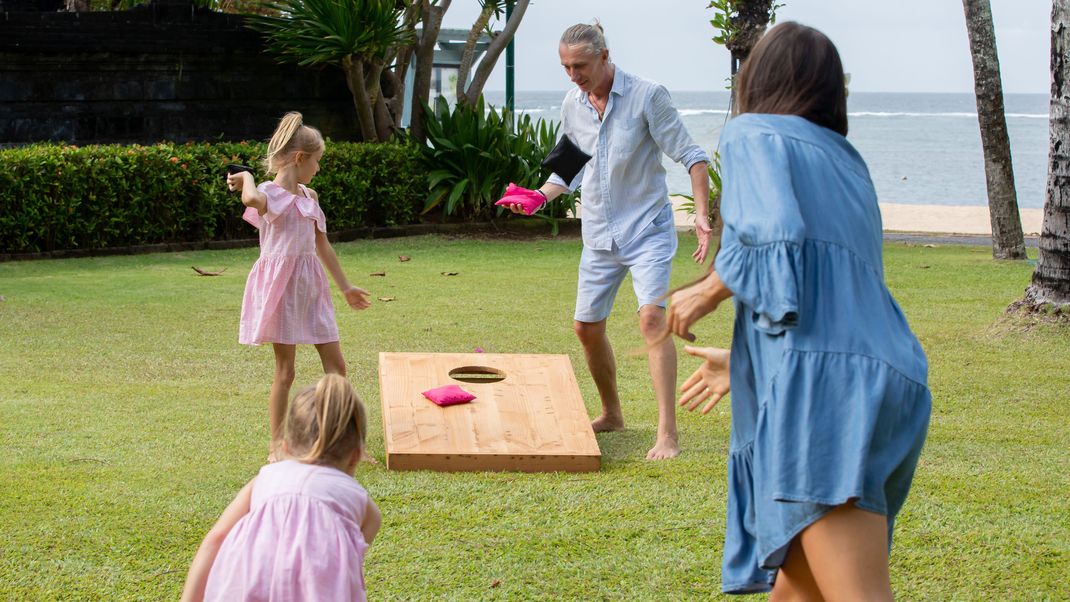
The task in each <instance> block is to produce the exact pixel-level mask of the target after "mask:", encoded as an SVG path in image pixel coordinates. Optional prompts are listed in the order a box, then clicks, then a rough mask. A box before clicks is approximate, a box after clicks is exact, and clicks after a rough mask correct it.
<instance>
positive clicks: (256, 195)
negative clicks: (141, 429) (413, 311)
mask: <svg viewBox="0 0 1070 602" xmlns="http://www.w3.org/2000/svg"><path fill="white" fill-rule="evenodd" d="M323 150H324V142H323V136H322V135H321V134H320V132H319V130H317V129H316V128H313V127H309V126H307V125H304V124H303V122H302V119H301V114H300V113H295V112H291V113H287V114H286V115H285V116H284V117H283V118H282V120H281V121H279V126H278V128H277V129H276V130H275V134H274V135H273V136H272V137H271V142H270V143H269V144H268V153H267V157H266V158H265V159H264V169H265V171H266V172H267V173H268V175H272V174H274V175H275V179H274V180H272V181H268V182H263V183H261V184H260V185H259V186H257V185H256V182H255V181H254V180H253V175H252V174H251V173H248V172H240V173H236V174H231V175H229V176H227V187H228V188H230V190H238V191H241V200H242V204H244V205H245V207H246V209H245V214H244V215H243V218H244V219H245V221H247V222H249V223H250V224H252V225H253V226H255V227H256V228H257V229H259V230H260V258H259V259H257V261H256V264H254V265H253V268H252V270H251V271H250V272H249V279H248V281H247V282H246V285H245V295H244V297H243V299H242V311H241V326H240V329H239V334H238V341H239V342H240V343H242V344H245V345H260V344H263V343H271V344H272V346H273V347H274V350H275V377H274V379H273V380H272V383H271V395H270V398H269V401H268V415H269V424H270V427H271V444H270V446H269V448H268V461H273V460H275V459H277V450H278V447H279V442H280V438H281V436H282V421H283V417H284V416H285V415H286V399H287V398H288V397H289V396H290V387H291V386H292V385H293V381H294V361H295V358H296V353H297V347H296V346H297V345H299V344H310V345H315V346H316V351H318V352H319V356H320V362H321V363H322V365H323V371H324V372H325V373H335V374H341V375H343V376H345V374H346V365H345V359H344V358H343V357H342V347H341V345H340V344H339V337H338V324H337V322H336V321H335V316H334V305H333V304H332V302H331V292H330V287H329V286H328V284H327V275H326V273H325V272H324V269H323V268H324V267H326V268H327V271H329V272H330V273H331V276H332V277H333V278H334V282H335V284H337V285H338V289H339V290H341V291H342V294H343V295H345V298H346V302H347V303H348V304H349V306H350V307H352V308H353V309H358V310H359V309H365V308H367V307H368V306H369V305H370V302H369V300H368V291H366V290H364V289H362V288H359V287H356V286H353V285H351V284H350V283H349V281H348V280H347V279H346V276H345V273H343V272H342V266H341V265H340V264H339V263H338V257H337V255H335V253H334V249H332V248H331V243H330V242H329V241H328V240H327V218H326V217H325V216H324V214H323V210H322V209H320V206H319V197H318V195H317V194H316V191H315V190H312V189H311V188H308V187H307V184H308V183H309V182H311V181H312V178H313V177H314V176H315V175H316V173H317V172H318V171H319V168H320V165H319V163H320V158H321V157H322V156H323ZM317 256H318V260H317ZM321 262H322V265H321Z"/></svg>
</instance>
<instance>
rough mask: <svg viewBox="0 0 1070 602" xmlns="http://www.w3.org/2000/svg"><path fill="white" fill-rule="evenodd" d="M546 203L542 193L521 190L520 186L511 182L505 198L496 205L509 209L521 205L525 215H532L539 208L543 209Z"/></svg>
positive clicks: (525, 189)
mask: <svg viewBox="0 0 1070 602" xmlns="http://www.w3.org/2000/svg"><path fill="white" fill-rule="evenodd" d="M545 202H546V197H544V196H542V193H541V192H538V191H535V190H529V189H527V188H521V187H520V186H517V185H516V184H513V183H512V182H509V186H508V187H507V188H506V189H505V196H503V197H502V198H501V199H500V200H499V201H498V202H496V203H494V204H495V205H501V206H503V207H508V206H509V205H514V204H518V203H519V204H520V207H521V208H522V209H523V210H524V215H531V214H532V213H535V212H536V211H538V210H539V207H542V204H543V203H545Z"/></svg>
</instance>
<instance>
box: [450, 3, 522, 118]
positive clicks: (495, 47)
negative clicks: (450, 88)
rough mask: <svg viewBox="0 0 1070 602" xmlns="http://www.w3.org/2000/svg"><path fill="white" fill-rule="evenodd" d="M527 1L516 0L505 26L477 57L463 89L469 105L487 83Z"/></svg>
mask: <svg viewBox="0 0 1070 602" xmlns="http://www.w3.org/2000/svg"><path fill="white" fill-rule="evenodd" d="M529 2H530V0H518V2H517V3H516V6H515V7H513V14H512V15H511V16H510V17H509V20H508V21H506V23H505V27H503V28H502V30H501V32H500V33H499V34H498V35H497V36H495V37H494V39H493V40H492V41H491V43H490V46H488V47H487V53H486V54H484V55H483V58H481V59H479V65H478V66H477V67H476V73H475V75H473V76H472V83H471V84H470V85H469V86H468V90H466V91H465V96H466V97H468V98H469V101H468V102H469V104H470V105H472V106H475V102H476V101H477V100H479V95H480V94H482V93H483V86H485V85H487V80H488V79H489V78H490V73H491V71H493V70H494V65H496V64H497V63H498V57H500V56H501V55H502V52H504V51H505V47H506V46H508V45H509V41H510V40H512V39H513V36H515V35H516V30H517V29H519V28H520V21H521V20H522V19H523V18H524V13H525V12H527V10H528V4H529Z"/></svg>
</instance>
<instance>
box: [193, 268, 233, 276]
mask: <svg viewBox="0 0 1070 602" xmlns="http://www.w3.org/2000/svg"><path fill="white" fill-rule="evenodd" d="M191 267H192V268H193V271H194V272H197V273H198V274H200V275H201V276H218V275H220V274H222V273H223V272H225V271H227V268H223V269H222V270H219V271H218V272H209V271H207V270H202V269H201V268H199V267H197V266H191Z"/></svg>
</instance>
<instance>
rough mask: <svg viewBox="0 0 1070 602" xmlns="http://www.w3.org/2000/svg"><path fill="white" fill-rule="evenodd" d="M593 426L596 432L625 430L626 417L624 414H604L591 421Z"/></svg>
mask: <svg viewBox="0 0 1070 602" xmlns="http://www.w3.org/2000/svg"><path fill="white" fill-rule="evenodd" d="M591 428H592V429H594V432H596V433H609V432H612V431H623V430H624V417H623V416H608V415H606V414H602V415H601V416H599V417H598V418H595V419H594V420H592V421H591Z"/></svg>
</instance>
